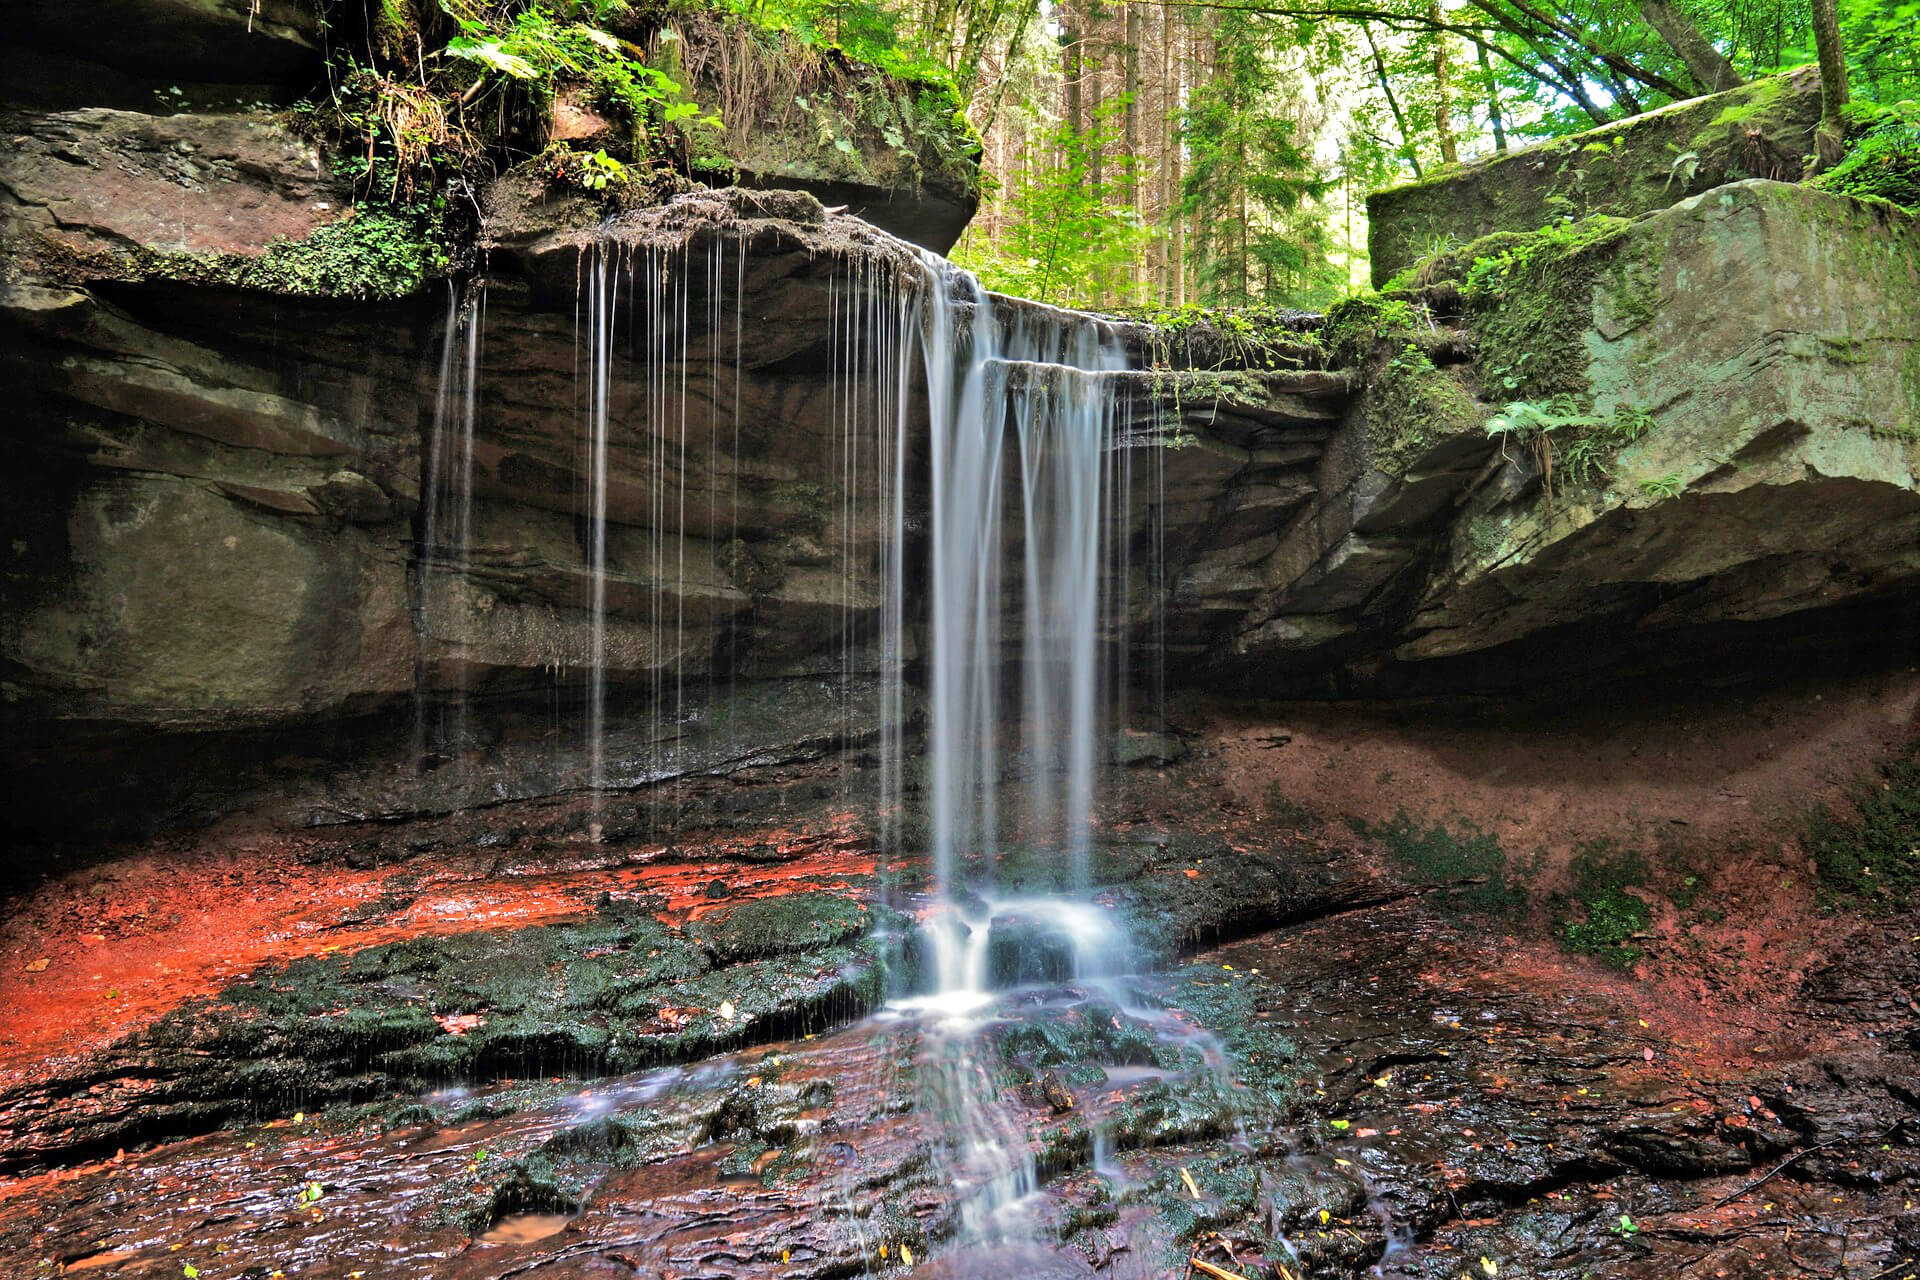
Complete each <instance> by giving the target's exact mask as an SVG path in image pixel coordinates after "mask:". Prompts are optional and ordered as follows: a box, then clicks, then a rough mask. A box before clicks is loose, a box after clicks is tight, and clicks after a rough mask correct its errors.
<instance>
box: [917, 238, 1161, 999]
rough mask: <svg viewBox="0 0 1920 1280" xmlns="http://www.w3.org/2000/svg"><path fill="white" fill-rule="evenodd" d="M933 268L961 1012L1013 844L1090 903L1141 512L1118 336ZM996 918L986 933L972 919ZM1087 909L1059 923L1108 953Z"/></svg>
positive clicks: (934, 506)
mask: <svg viewBox="0 0 1920 1280" xmlns="http://www.w3.org/2000/svg"><path fill="white" fill-rule="evenodd" d="M926 265H927V272H928V295H929V296H928V299H927V315H926V322H925V335H924V344H923V351H924V360H925V368H926V381H927V418H928V437H927V449H928V452H929V454H930V470H931V479H932V495H931V513H930V514H931V536H930V538H929V546H928V556H929V560H930V565H929V575H928V576H929V581H930V583H931V600H930V605H929V611H928V622H927V628H928V646H927V648H928V653H927V667H928V671H927V684H928V703H929V710H928V731H927V748H926V757H927V770H928V776H929V783H930V786H929V790H930V792H931V808H930V813H929V826H930V832H931V846H932V849H931V852H932V859H933V867H932V870H933V883H934V891H935V894H936V896H937V898H938V900H939V902H940V904H941V911H942V912H943V913H944V914H946V915H949V916H953V915H955V914H956V913H957V915H958V916H959V918H958V919H949V920H947V921H945V922H943V923H942V924H941V925H939V926H938V927H935V928H934V929H932V930H931V939H932V950H933V955H934V969H935V974H936V986H937V989H938V991H939V992H940V993H941V994H942V995H943V996H946V997H950V998H952V1000H953V1001H954V1002H955V1003H959V1004H964V1003H966V1002H967V1001H969V1000H973V1001H978V1000H980V999H982V998H984V996H985V994H986V986H987V984H986V978H987V975H986V973H985V971H984V961H983V956H984V954H985V935H986V934H987V933H989V932H990V930H991V928H992V918H991V917H992V908H993V906H994V904H995V903H996V902H997V901H999V900H1000V899H1001V897H1002V893H1001V889H1002V887H1001V886H999V885H998V884H997V883H996V881H995V877H994V874H993V871H992V866H993V861H994V859H995V857H996V856H997V855H998V854H999V853H1000V852H1001V851H1002V849H1003V842H1005V841H1006V840H1007V839H1008V837H1009V833H1016V834H1015V838H1017V839H1019V840H1020V841H1021V842H1022V843H1024V844H1027V845H1031V846H1037V847H1038V848H1040V849H1042V850H1045V851H1047V852H1049V853H1051V854H1052V855H1054V856H1055V857H1056V858H1057V859H1058V861H1059V864H1060V866H1061V868H1062V871H1063V874H1062V875H1061V876H1059V877H1058V878H1057V883H1059V884H1060V886H1061V887H1062V888H1065V889H1067V890H1069V891H1070V892H1072V893H1084V892H1085V890H1086V889H1087V887H1088V882H1089V873H1088V859H1089V852H1090V836H1091V830H1092V821H1093V791H1094V785H1093V778H1094V769H1095V766H1096V764H1097V763H1098V757H1099V754H1100V752H1099V743H1100V733H1101V729H1102V720H1103V717H1102V714H1101V712H1102V708H1101V706H1100V702H1101V699H1102V697H1103V694H1104V692H1105V688H1106V683H1105V681H1104V679H1103V678H1102V656H1103V653H1104V649H1105V637H1103V635H1102V634H1101V633H1102V631H1103V630H1104V629H1105V628H1106V624H1107V623H1108V622H1109V621H1110V620H1109V619H1108V618H1106V617H1104V616H1103V590H1102V587H1103V572H1102V571H1103V569H1104V568H1105V567H1106V561H1105V557H1106V555H1107V543H1108V542H1109V541H1110V539H1109V538H1108V536H1107V527H1106V526H1107V524H1108V523H1109V522H1110V521H1112V520H1114V519H1115V518H1121V519H1124V516H1125V511H1126V505H1125V495H1124V494H1120V493H1119V488H1120V482H1121V480H1123V479H1124V472H1122V471H1116V469H1115V461H1114V460H1115V458H1116V457H1117V456H1118V452H1117V451H1116V448H1115V445H1116V440H1115V430H1116V421H1117V415H1116V407H1117V405H1116V397H1115V394H1114V391H1113V380H1112V379H1110V378H1103V377H1102V376H1101V374H1103V373H1111V372H1115V371H1119V370H1123V369H1125V368H1126V367H1127V361H1126V353H1125V350H1124V348H1123V346H1122V345H1121V342H1120V340H1119V336H1118V334H1117V332H1116V331H1115V330H1114V328H1113V327H1112V326H1111V325H1109V324H1108V323H1106V322H1104V321H1101V320H1098V319H1096V318H1094V317H1091V316H1084V315H1079V314H1076V313H1073V312H1066V311H1058V310H1054V309H1052V308H1046V307H1039V306H1036V305H1034V304H1031V303H1017V304H1016V303H1012V302H1010V301H1009V300H1006V299H998V298H996V297H995V296H994V295H992V294H990V293H988V292H987V291H986V290H984V289H983V288H981V287H980V285H979V282H978V281H977V280H975V279H974V278H973V277H972V276H971V275H969V274H967V273H966V272H963V271H960V270H958V269H956V268H954V267H953V266H951V265H950V264H948V263H946V262H944V261H943V260H940V259H937V258H932V257H929V258H928V260H927V264H926ZM1116 497H1117V498H1118V501H1117V502H1116V501H1115V499H1116ZM1112 541H1118V542H1121V543H1124V541H1125V539H1124V537H1121V538H1119V539H1112ZM1016 568H1017V572H1013V573H1011V574H1010V573H1009V572H1008V571H1009V570H1010V569H1016ZM1009 579H1011V581H1009ZM1008 587H1012V588H1013V589H1014V591H1015V592H1016V594H1017V597H1018V600H1019V617H1020V622H1021V626H1020V646H1019V660H1018V662H1017V663H1012V662H1010V661H1009V657H1010V655H1009V654H1008V652H1007V649H1006V646H1005V641H1004V637H1003V627H1004V624H1005V621H1006V619H1005V616H1004V615H1005V612H1006V609H1005V605H1004V593H1005V591H1006V590H1007V588H1008ZM1016 711H1017V713H1018V720H1017V721H1016V722H1015V723H1013V724H1009V723H1008V718H1009V716H1010V715H1011V714H1013V713H1015V712H1016ZM1010 762H1017V763H1018V764H1019V765H1020V766H1021V767H1022V769H1023V771H1024V773H1025V787H1024V794H1023V801H1024V803H1023V804H1022V805H1021V806H1020V808H1019V810H1018V811H1017V812H1016V813H1013V814H1010V815H1003V814H1002V813H1001V808H1000V795H999V781H1000V777H1001V774H1002V772H1003V770H1004V769H1005V768H1006V766H1007V765H1008V764H1009V763H1010ZM969 859H970V860H972V864H973V865H972V866H971V867H969V866H964V865H963V860H969ZM982 900H983V901H984V902H985V904H986V908H987V909H986V913H985V915H984V916H983V914H982V912H981V910H980V909H979V908H978V907H974V908H973V909H969V908H968V906H967V905H966V904H969V903H973V902H976V901H982ZM1073 901H1074V900H1073V899H1071V898H1065V899H1061V900H1060V903H1061V904H1062V908H1063V909H1061V910H1052V911H1051V914H1052V915H1053V916H1054V918H1055V923H1056V924H1058V925H1060V926H1061V927H1064V928H1065V929H1066V930H1067V932H1068V934H1069V936H1071V937H1074V938H1075V939H1076V940H1078V941H1080V942H1085V943H1088V944H1093V943H1096V942H1099V941H1101V939H1100V937H1099V934H1100V931H1098V930H1095V931H1092V932H1089V931H1087V930H1086V929H1084V928H1083V927H1081V926H1082V925H1083V924H1084V917H1083V916H1081V915H1080V914H1079V913H1077V912H1074V911H1072V910H1070V909H1066V908H1070V907H1071V906H1072V904H1073ZM1022 909H1023V910H1024V911H1025V913H1026V914H1027V915H1029V916H1031V915H1033V914H1035V913H1043V914H1044V913H1048V912H1049V911H1050V910H1051V909H1050V908H1048V907H1046V906H1044V905H1042V904H1041V903H1036V902H1033V901H1027V902H1025V903H1024V904H1023V908H1022ZM1086 959H1087V962H1088V963H1095V964H1097V963H1102V961H1101V960H1100V959H1099V958H1098V957H1097V956H1096V955H1095V954H1093V953H1091V952H1090V953H1089V954H1088V955H1087V957H1086Z"/></svg>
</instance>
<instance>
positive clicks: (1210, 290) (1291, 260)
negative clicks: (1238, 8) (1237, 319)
mask: <svg viewBox="0 0 1920 1280" xmlns="http://www.w3.org/2000/svg"><path fill="white" fill-rule="evenodd" d="M1278 34H1279V33H1278V31H1277V30H1276V28H1275V26H1274V25H1273V24H1272V23H1270V22H1265V21H1262V20H1261V19H1260V18H1258V17H1256V16H1254V15H1250V14H1244V13H1236V12H1228V13H1224V14H1222V15H1221V19H1220V23H1219V26H1218V28H1217V30H1216V31H1215V33H1214V39H1213V69H1212V74H1211V75H1209V76H1208V78H1207V79H1206V80H1205V81H1204V82H1203V83H1201V84H1200V85H1199V86H1198V87H1197V88H1196V89H1195V90H1194V92H1193V94H1192V95H1191V96H1190V97H1189V99H1188V102H1187V108H1186V110H1185V112H1183V113H1182V115H1181V137H1182V138H1183V140H1184V141H1185V142H1186V146H1187V153H1188V156H1189V168H1188V171H1187V176H1186V181H1185V183H1184V184H1183V186H1182V191H1181V203H1180V208H1181V212H1182V213H1184V214H1185V215H1186V216H1187V218H1188V221H1189V235H1188V245H1187V249H1188V253H1189V255H1190V256H1191V258H1192V261H1193V266H1194V280H1195V284H1196V286H1197V289H1196V295H1197V296H1198V298H1199V299H1200V300H1202V301H1205V302H1209V303H1212V304H1214V305H1219V306H1245V305H1248V304H1252V303H1259V302H1271V301H1274V300H1276V296H1277V295H1278V296H1284V297H1286V298H1287V299H1288V300H1292V299H1295V298H1299V297H1301V296H1302V295H1304V294H1319V293H1324V292H1326V291H1328V290H1329V289H1330V288H1331V281H1332V278H1333V273H1332V271H1331V269H1330V268H1329V267H1328V265H1327V261H1326V247H1327V233H1326V228H1325V227H1324V226H1323V225H1321V223H1320V221H1319V219H1318V216H1317V212H1316V211H1315V210H1312V209H1306V210H1304V211H1303V205H1304V204H1305V202H1307V201H1308V200H1309V199H1310V198H1311V197H1314V196H1317V195H1319V194H1320V192H1321V191H1322V190H1323V189H1324V188H1325V185H1326V184H1325V183H1324V182H1323V181H1322V180H1321V179H1320V178H1319V177H1318V176H1317V175H1316V174H1315V173H1314V172H1313V167H1312V164H1311V163H1310V161H1309V159H1308V157H1307V155H1306V154H1305V153H1304V152H1303V151H1302V150H1301V149H1300V147H1299V145H1298V143H1297V142H1296V141H1295V138H1294V124H1293V122H1292V121H1291V120H1289V119H1287V118H1286V117H1285V116H1284V115H1283V114H1282V113H1281V110H1280V108H1281V106H1282V105H1283V104H1282V102H1281V101H1280V100H1279V99H1277V98H1276V97H1275V95H1274V94H1273V92H1272V86H1273V85H1274V83H1275V82H1276V80H1277V79H1278V77H1277V76H1276V74H1275V69H1274V66H1273V61H1272V44H1273V43H1274V41H1275V40H1276V38H1277V36H1278ZM1303 212H1304V215H1305V216H1302V214H1303Z"/></svg>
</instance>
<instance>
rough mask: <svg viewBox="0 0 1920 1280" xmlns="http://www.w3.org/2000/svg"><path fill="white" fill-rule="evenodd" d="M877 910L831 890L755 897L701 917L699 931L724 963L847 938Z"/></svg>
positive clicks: (696, 931) (696, 930) (808, 948)
mask: <svg viewBox="0 0 1920 1280" xmlns="http://www.w3.org/2000/svg"><path fill="white" fill-rule="evenodd" d="M872 923H873V914H872V913H871V912H870V911H868V910H867V908H866V907H865V906H864V905H862V904H861V903H858V902H855V901H854V900H853V899H851V898H843V897H841V896H839V895H838V894H832V893H814V892H809V893H788V894H779V895H776V896H774V897H771V898H756V899H754V900H753V901H751V902H743V903H741V904H740V905H739V906H737V907H730V908H728V909H726V910H724V911H721V912H719V913H717V914H715V915H712V916H709V917H707V918H706V919H704V920H702V921H700V922H699V924H697V925H696V926H695V928H694V934H695V936H696V937H697V938H698V939H699V940H700V942H701V944H702V945H704V946H705V947H706V948H707V950H709V951H710V952H712V953H713V955H714V958H715V959H717V960H719V961H721V962H722V963H732V962H734V961H740V960H763V959H766V958H768V957H770V956H782V955H788V954H791V953H793V952H796V951H811V950H813V949H815V948H818V947H829V946H833V945H834V944H836V943H840V942H845V941H846V940H848V939H849V938H853V937H856V936H858V935H859V934H862V933H864V932H866V930H867V928H868V927H869V926H870V925H871V924H872Z"/></svg>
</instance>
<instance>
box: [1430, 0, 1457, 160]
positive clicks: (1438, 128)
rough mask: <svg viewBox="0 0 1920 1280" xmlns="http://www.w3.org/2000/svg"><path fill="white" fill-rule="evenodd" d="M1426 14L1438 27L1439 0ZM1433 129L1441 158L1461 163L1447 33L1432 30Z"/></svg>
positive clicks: (1436, 0)
mask: <svg viewBox="0 0 1920 1280" xmlns="http://www.w3.org/2000/svg"><path fill="white" fill-rule="evenodd" d="M1427 16H1428V17H1429V18H1430V19H1431V20H1432V21H1433V23H1434V25H1435V26H1436V27H1437V26H1438V25H1439V23H1440V0H1433V3H1432V4H1430V5H1428V6H1427ZM1433 132H1434V136H1435V137H1436V138H1438V139H1439V142H1440V159H1441V160H1442V161H1443V162H1444V163H1446V164H1459V163H1460V146H1459V144H1458V143H1457V142H1455V141H1454V138H1453V66H1452V63H1451V60H1450V59H1449V58H1448V57H1447V33H1446V32H1444V31H1438V30H1436V31H1435V32H1434V33H1433Z"/></svg>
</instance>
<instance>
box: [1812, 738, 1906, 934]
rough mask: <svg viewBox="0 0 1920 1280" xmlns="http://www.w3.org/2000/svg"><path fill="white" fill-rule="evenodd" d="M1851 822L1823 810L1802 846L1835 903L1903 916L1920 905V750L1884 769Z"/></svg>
mask: <svg viewBox="0 0 1920 1280" xmlns="http://www.w3.org/2000/svg"><path fill="white" fill-rule="evenodd" d="M1852 801H1853V804H1852V808H1853V813H1852V814H1851V815H1850V816H1843V815H1838V814H1835V813H1834V812H1833V811H1832V810H1830V809H1827V808H1826V807H1824V806H1822V807H1821V808H1819V809H1817V810H1815V811H1814V814H1813V818H1812V820H1811V821H1809V822H1808V824H1807V829H1806V832H1805V834H1804V835H1803V836H1802V838H1801V843H1802V844H1804V845H1805V847H1806V850H1807V852H1808V853H1809V854H1811V855H1812V857H1813V865H1814V870H1815V872H1816V873H1817V874H1818V876H1819V878H1820V888H1821V890H1822V892H1823V894H1824V895H1825V896H1826V897H1827V899H1828V900H1829V901H1830V902H1839V901H1846V902H1851V903H1854V904H1858V905H1863V906H1867V907H1870V908H1873V909H1875V910H1898V909H1901V908H1904V907H1907V906H1910V905H1912V904H1913V903H1914V902H1915V901H1920V750H1910V751H1909V752H1908V753H1907V754H1906V755H1905V756H1903V757H1902V758H1900V759H1898V760H1895V761H1893V762H1892V763H1890V764H1888V765H1886V766H1884V767H1883V768H1881V769H1880V771H1879V773H1878V775H1877V776H1875V777H1872V778H1870V779H1868V781H1867V782H1866V784H1865V785H1863V786H1861V787H1860V788H1859V789H1858V790H1857V791H1856V792H1855V793H1854V795H1853V797H1852Z"/></svg>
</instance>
